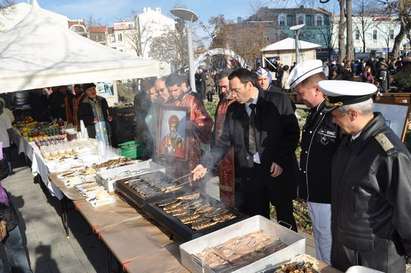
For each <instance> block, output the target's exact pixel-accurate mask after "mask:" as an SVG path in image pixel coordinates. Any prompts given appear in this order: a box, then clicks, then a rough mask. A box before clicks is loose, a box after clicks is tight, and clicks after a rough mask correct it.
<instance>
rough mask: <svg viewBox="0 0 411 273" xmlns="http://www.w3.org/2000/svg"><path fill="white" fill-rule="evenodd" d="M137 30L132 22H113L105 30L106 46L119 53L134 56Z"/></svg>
mask: <svg viewBox="0 0 411 273" xmlns="http://www.w3.org/2000/svg"><path fill="white" fill-rule="evenodd" d="M136 37H137V30H136V25H135V22H134V21H122V22H114V23H113V27H110V28H108V29H107V46H109V47H111V48H113V49H116V50H118V51H121V52H125V53H128V54H131V55H136V54H137V53H136V46H137V45H136V39H137V38H136Z"/></svg>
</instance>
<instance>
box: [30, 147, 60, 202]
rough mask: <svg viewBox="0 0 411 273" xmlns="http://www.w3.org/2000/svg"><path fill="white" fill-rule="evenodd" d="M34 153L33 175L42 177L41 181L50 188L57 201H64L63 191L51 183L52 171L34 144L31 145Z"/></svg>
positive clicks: (32, 162)
mask: <svg viewBox="0 0 411 273" xmlns="http://www.w3.org/2000/svg"><path fill="white" fill-rule="evenodd" d="M30 146H31V147H32V151H33V157H32V158H33V159H32V161H31V173H32V174H33V176H37V175H40V177H41V180H42V181H43V183H44V185H45V186H46V187H47V188H48V190H49V192H50V194H51V195H52V196H55V197H56V198H57V199H59V200H61V199H63V193H62V192H61V190H60V189H59V188H58V187H56V186H55V185H54V184H53V183H51V181H50V179H49V174H50V170H49V168H48V167H47V164H46V161H45V159H44V158H43V156H42V155H41V152H40V150H39V148H38V147H37V146H36V145H35V144H33V145H30Z"/></svg>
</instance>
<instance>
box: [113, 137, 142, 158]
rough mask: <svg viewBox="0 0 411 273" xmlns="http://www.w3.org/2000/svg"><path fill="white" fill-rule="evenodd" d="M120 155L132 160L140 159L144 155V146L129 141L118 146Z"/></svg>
mask: <svg viewBox="0 0 411 273" xmlns="http://www.w3.org/2000/svg"><path fill="white" fill-rule="evenodd" d="M118 146H119V147H120V154H121V155H122V156H124V157H127V158H130V159H136V158H140V157H141V156H142V155H143V144H142V143H140V142H137V141H127V142H124V143H121V144H119V145H118Z"/></svg>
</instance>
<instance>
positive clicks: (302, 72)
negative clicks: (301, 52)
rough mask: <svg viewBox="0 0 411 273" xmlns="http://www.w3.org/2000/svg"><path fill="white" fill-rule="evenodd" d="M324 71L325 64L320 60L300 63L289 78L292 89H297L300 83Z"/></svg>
mask: <svg viewBox="0 0 411 273" xmlns="http://www.w3.org/2000/svg"><path fill="white" fill-rule="evenodd" d="M321 72H324V71H323V62H322V61H320V60H308V61H305V62H302V63H298V64H297V65H296V66H295V67H294V68H293V70H291V72H290V75H289V76H288V84H289V85H290V88H295V87H296V86H297V85H298V84H299V83H301V82H302V81H303V80H305V79H307V78H308V77H310V76H312V75H315V74H317V73H321Z"/></svg>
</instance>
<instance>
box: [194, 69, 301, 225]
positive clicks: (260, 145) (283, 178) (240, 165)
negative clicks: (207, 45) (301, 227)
mask: <svg viewBox="0 0 411 273" xmlns="http://www.w3.org/2000/svg"><path fill="white" fill-rule="evenodd" d="M229 80H230V89H231V90H232V92H234V95H235V98H236V102H234V103H232V104H231V105H230V106H229V108H228V110H227V115H226V119H225V123H224V128H223V132H222V135H221V137H220V139H219V141H218V142H217V143H216V145H214V146H213V148H212V150H211V152H210V153H208V154H207V155H206V156H205V158H203V160H202V164H200V165H198V166H197V167H196V168H194V170H193V171H192V172H193V179H194V180H198V179H200V178H202V177H203V176H205V174H206V172H207V170H208V169H210V170H211V169H213V168H214V167H215V164H217V163H218V162H219V161H220V160H221V159H222V158H223V156H224V155H225V153H226V152H227V150H228V149H229V148H230V147H234V157H235V194H236V197H235V203H236V204H235V205H236V207H237V208H238V209H239V210H240V211H241V212H243V213H245V214H247V215H250V216H252V215H262V216H265V217H268V218H269V217H270V211H269V202H270V201H271V202H272V203H273V204H274V205H275V206H276V211H277V220H279V221H281V222H282V223H283V224H285V225H288V226H291V227H292V228H293V229H294V230H297V227H296V224H295V220H294V217H293V206H292V199H293V198H295V197H296V174H297V160H296V158H295V154H294V151H295V149H296V147H297V144H298V140H299V127H298V123H297V119H296V117H295V115H294V112H293V110H292V106H291V102H290V100H289V99H288V97H287V96H285V95H284V94H281V93H278V92H268V94H263V91H260V90H258V88H257V87H256V83H255V82H256V75H255V74H254V73H252V72H250V71H248V70H247V69H244V68H240V69H237V70H235V71H234V72H232V73H231V74H230V76H229ZM287 109H288V110H287ZM287 112H288V113H289V114H280V113H287ZM284 222H285V223H284Z"/></svg>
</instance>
